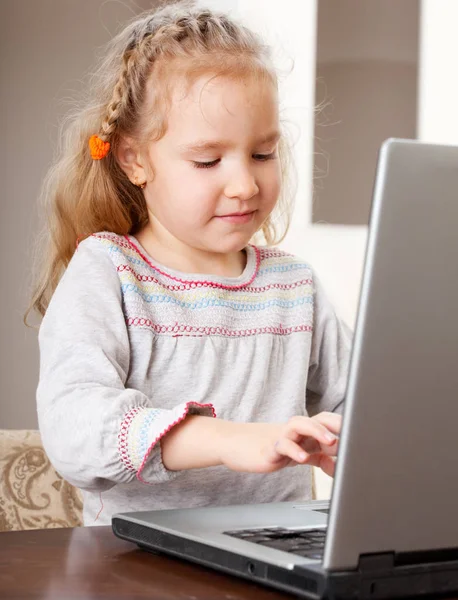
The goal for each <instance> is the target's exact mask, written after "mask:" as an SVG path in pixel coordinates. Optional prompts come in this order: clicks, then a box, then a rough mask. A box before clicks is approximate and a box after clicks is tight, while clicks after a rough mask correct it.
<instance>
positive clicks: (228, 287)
mask: <svg viewBox="0 0 458 600" xmlns="http://www.w3.org/2000/svg"><path fill="white" fill-rule="evenodd" d="M124 238H125V239H126V241H127V243H128V244H130V245H131V246H132V248H134V250H135V251H136V252H137V254H138V255H139V256H141V258H142V259H143V260H144V261H145V262H146V263H147V264H148V265H149V266H150V267H151V268H152V269H154V270H155V271H157V272H158V273H160V274H161V275H164V277H168V278H169V279H173V280H174V281H178V282H179V283H184V284H190V285H191V287H196V284H197V282H196V281H192V280H186V279H179V278H178V277H173V275H169V274H168V273H165V272H164V271H161V270H160V269H158V268H157V267H156V266H155V265H153V264H152V263H151V262H150V261H149V260H148V258H147V257H146V256H144V255H143V254H142V253H141V252H140V250H139V249H138V248H137V246H136V245H135V244H134V243H133V242H132V241H131V240H129V238H128V237H127V236H126V235H125V236H124ZM252 248H253V249H254V251H255V254H256V266H255V269H254V273H253V275H252V276H251V278H250V280H249V281H247V282H246V283H241V284H240V285H224V284H222V283H216V282H213V281H201V282H199V283H201V284H204V285H208V286H209V287H216V288H221V289H223V290H234V289H240V288H243V287H246V286H247V285H251V284H252V283H253V281H254V280H255V278H256V275H257V273H258V270H259V265H260V263H261V257H260V253H259V249H258V248H257V247H256V246H252Z"/></svg>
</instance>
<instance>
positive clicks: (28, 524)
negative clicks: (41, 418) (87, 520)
mask: <svg viewBox="0 0 458 600" xmlns="http://www.w3.org/2000/svg"><path fill="white" fill-rule="evenodd" d="M82 509H83V502H82V496H81V492H80V491H79V490H78V489H77V488H75V487H74V486H72V485H70V484H69V483H68V482H67V481H65V480H64V479H62V477H61V476H60V475H59V474H58V473H57V472H56V470H55V469H54V467H53V466H52V465H51V463H50V462H49V459H48V457H47V456H46V453H45V451H44V449H43V446H42V443H41V438H40V433H39V432H38V431H34V430H7V429H3V430H0V532H1V531H15V530H24V529H48V528H56V527H79V526H81V525H82V524H83V519H82Z"/></svg>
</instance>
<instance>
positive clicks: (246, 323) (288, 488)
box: [37, 232, 351, 525]
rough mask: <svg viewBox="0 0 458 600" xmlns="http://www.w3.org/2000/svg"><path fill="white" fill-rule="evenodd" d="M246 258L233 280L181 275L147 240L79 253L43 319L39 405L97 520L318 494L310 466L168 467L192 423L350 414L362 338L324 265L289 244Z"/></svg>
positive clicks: (53, 455) (91, 245) (92, 245)
mask: <svg viewBox="0 0 458 600" xmlns="http://www.w3.org/2000/svg"><path fill="white" fill-rule="evenodd" d="M246 256H247V263H246V267H245V269H244V271H243V273H242V274H241V275H240V277H237V278H225V277H217V276H210V275H208V276H204V275H192V274H191V275H190V274H187V273H180V272H177V271H173V270H171V269H168V268H166V267H164V266H162V265H160V264H158V263H157V262H155V261H154V260H153V259H152V258H151V257H150V256H148V255H147V253H146V251H145V250H144V249H143V248H142V247H141V246H140V244H139V243H138V241H137V240H136V238H134V237H133V236H119V235H116V234H113V233H106V232H102V233H98V234H95V235H93V236H91V237H89V238H88V239H86V240H85V241H83V242H81V243H80V244H79V247H78V249H77V251H76V252H75V254H74V256H73V258H72V260H71V261H70V263H69V265H68V267H67V269H66V271H65V273H64V275H63V277H62V279H61V281H60V283H59V285H58V287H57V289H56V291H55V293H54V295H53V297H52V300H51V303H50V305H49V307H48V310H47V312H46V315H45V317H44V319H43V322H42V324H41V328H40V333H39V344H40V381H39V385H38V390H37V401H38V417H39V424H40V431H41V435H42V439H43V444H44V447H45V450H46V452H47V454H48V456H49V458H50V460H51V462H52V463H53V465H54V466H55V468H56V469H57V470H58V471H59V473H61V475H62V476H63V477H64V478H65V479H67V480H68V481H69V482H70V483H72V484H73V485H76V486H78V487H79V488H81V489H82V490H83V495H84V521H85V524H86V525H92V524H101V525H103V524H107V523H110V520H111V516H112V515H113V513H115V512H120V511H131V510H148V509H161V508H176V507H191V506H206V505H218V504H219V505H223V504H242V503H254V502H273V501H282V500H305V499H309V498H310V497H311V478H310V469H309V468H308V467H306V466H300V467H296V468H294V469H283V470H281V471H279V472H277V473H272V474H246V473H236V472H232V471H229V470H228V469H226V468H224V467H213V468H207V469H194V470H190V471H180V472H172V471H168V470H167V469H166V468H165V467H164V465H163V463H162V460H161V451H160V444H159V443H158V441H159V440H160V438H161V437H162V436H163V435H164V434H165V433H166V432H167V431H169V430H170V429H171V428H172V427H173V426H174V425H175V424H177V423H179V422H180V421H181V420H182V419H183V418H185V416H186V415H187V414H191V413H197V414H205V415H210V416H211V415H216V416H217V417H219V418H221V419H227V420H232V421H238V422H253V421H256V422H285V421H287V420H288V418H289V417H291V416H294V415H310V416H312V415H314V414H317V413H318V412H321V411H324V410H327V411H335V410H339V409H340V408H341V405H342V402H343V397H344V392H345V385H346V376H347V369H348V360H349V351H350V344H351V335H350V333H349V330H348V329H347V328H346V327H345V326H344V325H343V324H342V323H341V322H340V321H339V319H338V318H337V317H336V314H335V312H334V310H333V308H332V307H331V305H330V303H329V302H328V300H327V299H326V296H325V294H324V293H323V290H322V287H321V285H320V284H319V282H318V280H317V278H316V277H315V275H314V273H313V271H312V270H311V268H310V266H309V265H307V264H306V263H304V262H303V261H302V260H300V259H298V258H296V257H294V256H292V255H289V254H286V253H285V252H282V251H280V250H278V249H276V248H263V247H255V246H248V247H247V248H246ZM99 513H100V514H99Z"/></svg>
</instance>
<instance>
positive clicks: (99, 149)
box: [89, 135, 110, 160]
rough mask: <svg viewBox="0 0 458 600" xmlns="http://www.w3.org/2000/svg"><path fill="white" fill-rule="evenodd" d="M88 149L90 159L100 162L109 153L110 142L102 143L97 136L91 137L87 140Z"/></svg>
mask: <svg viewBox="0 0 458 600" xmlns="http://www.w3.org/2000/svg"><path fill="white" fill-rule="evenodd" d="M89 148H90V150H91V156H92V158H93V159H94V160H100V159H101V158H105V156H106V155H107V154H108V152H109V151H110V142H104V141H103V140H101V139H100V138H99V136H98V135H91V137H90V138H89Z"/></svg>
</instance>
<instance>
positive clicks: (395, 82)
mask: <svg viewBox="0 0 458 600" xmlns="http://www.w3.org/2000/svg"><path fill="white" fill-rule="evenodd" d="M419 10H420V2H419V0H403V2H399V0H370V1H368V0H319V2H318V23H317V84H316V102H317V104H320V103H324V104H326V106H325V108H324V109H323V110H322V112H318V114H317V120H316V122H317V126H316V128H315V175H316V180H315V196H314V202H313V220H314V222H317V223H320V222H324V223H337V224H349V225H367V223H368V221H369V212H370V206H371V196H372V187H373V181H374V174H375V167H376V162H377V156H378V150H379V148H380V145H381V143H382V142H383V141H384V140H385V139H387V138H389V137H400V138H415V137H416V122H417V77H418V62H419V60H418V46H419Z"/></svg>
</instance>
